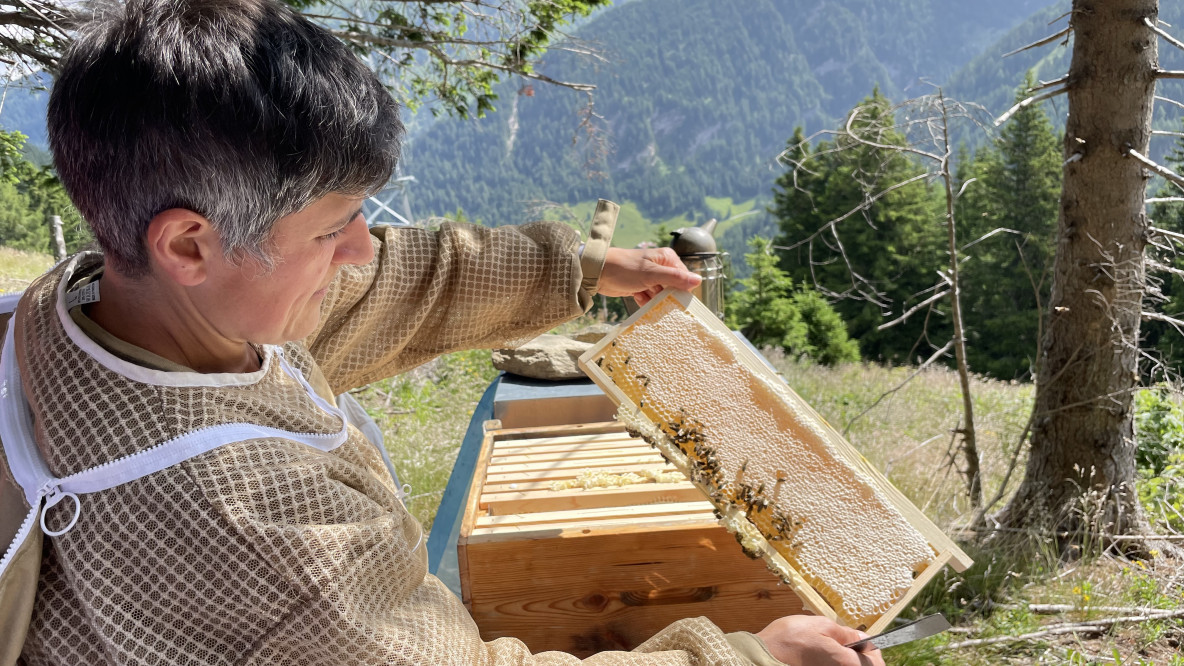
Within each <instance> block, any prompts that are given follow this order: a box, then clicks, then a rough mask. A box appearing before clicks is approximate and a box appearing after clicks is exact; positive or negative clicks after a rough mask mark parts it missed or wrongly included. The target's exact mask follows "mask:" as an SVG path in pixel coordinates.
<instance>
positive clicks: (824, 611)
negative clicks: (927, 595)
mask: <svg viewBox="0 0 1184 666" xmlns="http://www.w3.org/2000/svg"><path fill="white" fill-rule="evenodd" d="M663 317H676V318H677V319H671V320H670V322H671V323H677V324H679V325H689V326H691V327H694V326H699V327H702V330H700V331H697V332H696V335H700V336H704V337H703V339H704V340H707V341H708V342H706V343H704V344H710V345H711V346H712V349H714V350H715V351H713V352H712V353H713V354H716V356H715V357H713V358H714V360H716V361H719V365H721V366H726V369H727V370H728V372H731V373H732V376H736V377H743V378H745V381H749V382H750V385H751V386H753V387H756V389H755V390H756V391H757V394H758V395H759V397H760V399H759V400H757V401H755V402H756V403H758V407H759V409H762V410H766V411H768V412H769V413H770V414H774V415H775V416H777V417H778V418H781V417H784V416H785V415H790V416H792V418H793V419H796V420H795V421H794V423H795V424H797V425H795V426H794V427H795V428H797V429H798V430H800V432H795V433H794V434H795V435H800V437H798V439H801V440H803V441H806V442H807V444H802V446H809V447H812V448H810V451H809V453H810V455H817V456H820V458H819V459H820V460H823V459H824V460H825V461H826V462H827V464H831V463H833V465H834V467H835V469H836V470H839V471H838V472H837V473H838V474H839V475H840V477H841V478H839V477H834V478H832V479H831V480H832V481H837V482H838V485H840V486H844V487H847V488H848V489H849V490H851V491H852V492H857V493H858V494H859V496H860V497H861V498H862V499H861V500H860V501H863V502H865V507H866V506H870V507H871V508H872V511H873V513H875V512H877V511H878V512H880V514H877V515H878V516H881V515H882V516H883V517H886V518H885V519H884V520H880V521H879V522H878V523H876V525H875V526H874V527H875V529H879V530H881V531H885V533H888V532H891V531H892V530H895V532H896V537H897V539H898V541H899V542H900V543H903V544H905V545H906V546H907V548H902V549H903V550H906V551H908V552H909V553H910V555H909V557H906V558H903V559H905V560H907V562H908V564H907V568H909V569H911V571H905V570H904V569H902V566H904V565H901V564H900V563H897V565H896V566H895V567H893V568H889V569H883V570H882V571H884V572H886V573H887V574H890V575H887V576H884V578H886V579H888V582H887V583H885V584H884V585H883V587H884V589H876V590H873V594H872V596H874V597H875V598H876V599H877V601H875V603H874V604H870V603H864V604H863V605H860V604H859V603H855V602H853V601H852V599H853V598H855V597H859V595H860V594H863V592H864V590H862V589H860V588H859V587H858V586H860V585H864V586H865V587H868V588H874V587H875V586H876V584H877V583H878V582H879V581H878V579H877V580H876V581H872V582H871V583H870V584H868V583H865V582H864V579H863V578H860V576H861V575H862V573H863V572H866V571H869V569H868V568H867V566H868V559H867V558H868V557H873V556H872V555H869V554H868V553H866V552H863V553H861V552H860V547H859V546H858V544H857V545H856V547H854V548H851V547H850V543H849V542H850V539H848V543H847V547H846V548H840V549H839V550H838V551H835V549H833V548H832V549H831V551H832V554H834V553H835V552H837V553H838V557H839V559H837V560H835V562H838V564H836V565H835V566H834V567H833V571H832V572H831V576H830V577H829V578H828V577H827V576H826V575H822V574H820V573H819V570H820V569H825V566H822V567H821V568H820V567H819V566H817V564H816V565H815V566H814V567H813V568H811V566H810V565H809V564H808V562H809V557H808V555H809V554H810V553H809V550H810V549H811V548H815V549H817V548H818V546H817V544H818V543H820V542H819V541H818V540H817V539H813V540H812V541H811V540H810V539H807V538H806V536H803V537H802V539H801V540H799V539H797V537H796V535H797V533H798V530H811V529H813V530H814V532H813V534H817V533H818V530H819V529H822V527H821V526H820V524H821V523H820V524H819V525H815V524H813V523H811V522H810V520H812V519H808V516H810V514H809V513H808V512H807V513H804V514H802V515H803V517H802V519H801V520H795V519H794V517H795V515H797V511H796V508H795V506H794V501H795V499H794V497H788V496H786V497H782V496H781V494H780V493H779V492H778V490H779V489H780V486H781V484H782V483H783V482H786V481H787V478H790V477H791V474H790V473H789V472H786V471H782V470H781V469H777V470H776V471H775V472H773V473H770V471H769V467H768V465H764V467H762V464H763V463H764V462H765V461H763V460H758V461H757V462H754V463H752V464H751V465H750V459H749V458H744V459H743V460H737V459H735V458H736V455H735V452H733V451H730V450H722V451H717V450H716V449H715V448H713V446H712V445H713V444H718V442H717V441H712V437H713V431H712V429H711V428H706V430H705V429H704V427H703V426H702V425H701V424H700V422H699V421H698V420H697V419H696V417H695V416H694V414H690V413H687V412H686V411H685V410H684V409H682V408H681V407H680V408H678V413H677V414H676V413H675V412H674V408H673V401H674V400H675V399H674V398H672V397H671V394H670V391H669V389H668V388H667V390H666V392H665V395H664V397H663V395H660V394H661V393H662V391H661V389H662V387H661V386H659V385H655V384H653V382H654V381H655V379H651V378H650V377H649V376H647V375H646V374H644V373H643V372H639V370H649V374H654V373H653V371H652V370H650V369H649V367H648V366H647V367H641V366H642V365H643V363H642V361H643V360H644V357H643V356H641V355H640V352H641V350H642V346H641V345H639V344H638V341H637V340H635V339H634V338H633V337H631V336H635V335H641V334H642V333H639V331H642V330H643V329H644V326H645V325H647V324H654V323H656V322H658V320H659V319H661V318H663ZM667 325H669V324H667ZM712 340H714V341H715V342H711V341H712ZM631 347H632V348H631ZM645 348H646V349H648V350H649V351H648V352H647V353H649V354H650V355H651V356H652V354H653V351H654V349H653V343H652V341H650V342H648V343H647V346H646V347H645ZM633 354H639V356H634V355H633ZM631 361H632V364H631V363H630V362H631ZM579 364H580V367H581V368H582V369H583V370H584V372H585V373H586V374H587V375H588V376H589V377H590V378H592V380H593V381H594V382H596V383H597V384H598V385H599V386H600V387H601V388H602V389H603V390H604V391H605V393H606V394H607V395H608V396H609V397H610V399H612V400H613V402H615V403H616V404H617V406H618V419H619V420H621V421H622V422H624V423H625V424H626V425H627V426H628V427H629V428H630V430H632V431H635V432H636V433H637V434H639V435H640V436H641V437H643V438H644V439H646V441H648V442H649V443H650V444H651V445H653V446H654V447H655V448H657V449H658V450H659V451H660V452H661V453H662V455H663V456H664V457H665V458H666V459H667V460H669V461H670V462H671V463H672V464H674V465H675V466H676V467H677V468H678V469H679V470H681V471H682V472H683V473H685V474H686V475H687V476H688V477H689V478H690V479H691V481H692V482H693V483H694V484H695V486H696V487H697V488H698V489H699V490H700V491H701V492H702V493H703V494H704V496H705V497H706V498H707V499H708V501H710V502H711V503H712V504H713V505H714V506H715V508H716V510H717V515H718V516H719V519H720V522H721V524H723V525H724V526H725V527H726V528H727V529H728V530H729V531H731V532H732V533H733V534H734V535H735V536H736V540H737V541H738V542H739V543H740V547H741V548H742V549H743V550H744V552H745V553H747V554H748V555H749V556H750V557H754V558H755V557H759V558H762V559H763V560H764V561H765V563H766V565H768V567H769V568H770V569H771V570H772V571H773V572H774V573H775V574H777V575H778V576H779V577H780V578H781V579H782V580H783V581H784V582H785V583H786V584H787V585H789V586H790V587H791V588H792V589H793V590H794V591H795V592H796V593H797V594H798V596H799V597H800V598H801V599H802V602H803V604H804V605H805V607H806V608H807V609H808V610H810V611H811V612H813V613H815V614H818V615H823V616H826V617H829V618H832V619H835V620H836V621H838V622H840V623H842V624H845V625H847V626H853V627H857V628H862V629H865V630H867V631H870V632H873V633H875V632H878V631H880V630H882V629H884V628H885V627H887V626H888V624H889V623H890V622H891V621H892V620H893V619H894V618H895V617H896V616H897V615H898V614H899V613H900V612H901V611H902V610H903V609H904V608H905V607H906V606H907V604H908V602H909V601H910V600H911V599H912V598H913V596H915V595H916V593H917V592H918V591H920V589H921V588H922V587H924V585H925V584H926V583H927V582H928V581H929V580H931V579H932V578H933V576H935V575H936V574H937V573H938V572H939V571H940V570H941V568H942V567H943V566H944V565H945V564H947V563H948V564H950V565H951V566H952V567H953V568H954V569H955V570H957V571H964V570H965V569H966V568H967V567H969V566H970V565H971V564H972V561H971V560H970V558H969V557H967V555H966V554H965V553H964V552H963V551H962V550H961V549H960V548H958V546H957V545H955V544H954V543H953V541H952V540H951V539H949V537H947V536H946V535H945V534H944V533H943V532H942V531H941V530H940V529H939V528H938V527H937V526H936V525H934V524H933V523H932V522H931V521H930V520H929V519H928V518H927V517H926V516H925V515H924V514H923V513H922V512H921V511H920V510H919V509H917V508H916V507H915V506H914V505H913V504H912V503H911V502H910V501H909V500H908V499H907V498H905V497H904V495H903V494H901V493H900V492H899V491H898V490H897V489H896V488H895V487H893V486H892V484H891V483H890V482H889V481H888V480H887V479H886V478H885V477H884V476H883V475H882V474H880V472H879V471H878V470H876V469H875V468H873V467H872V466H871V465H870V464H869V463H868V462H867V460H866V459H864V458H863V456H862V455H860V454H859V453H858V451H856V450H855V449H854V448H853V447H852V446H851V445H850V444H849V443H848V442H847V441H846V440H845V439H844V438H843V437H842V436H841V435H840V434H839V433H838V432H837V431H835V430H834V428H832V427H831V426H830V425H829V424H828V423H827V422H826V421H825V420H824V419H823V418H822V417H821V416H819V415H818V413H817V412H815V411H814V410H813V409H812V408H811V407H810V406H809V405H808V404H807V403H806V402H805V401H804V400H802V399H801V397H799V396H798V395H797V394H796V393H795V392H794V391H793V390H792V389H791V388H790V387H789V386H787V385H786V384H785V382H784V381H783V380H782V379H781V377H780V376H778V375H777V374H775V373H774V372H773V371H772V370H771V369H770V368H769V366H768V365H767V363H766V362H765V361H764V360H763V359H762V358H760V357H759V356H758V355H756V354H755V353H754V352H753V351H752V350H751V349H749V348H748V347H747V346H745V345H744V344H742V343H740V341H739V340H737V339H736V338H735V337H734V334H733V333H732V332H731V331H730V330H729V329H728V328H727V327H726V326H724V324H723V323H722V322H721V321H720V320H719V319H718V317H716V316H715V315H714V314H713V313H711V312H710V310H708V309H707V308H706V307H705V306H704V305H703V304H702V303H700V302H699V301H698V300H697V299H695V298H694V297H693V296H692V295H691V294H689V293H687V292H682V291H674V290H667V291H665V292H663V293H662V294H660V295H659V296H658V297H656V298H655V299H653V300H652V301H651V302H650V303H647V304H646V305H645V306H644V307H643V308H641V309H639V310H638V311H637V312H636V313H634V314H633V316H631V317H630V318H629V319H627V320H626V321H625V322H624V323H623V324H622V325H621V326H620V327H619V328H618V329H617V330H616V331H615V332H613V333H612V334H610V335H609V336H606V337H605V338H604V339H602V340H601V341H600V342H598V343H597V344H596V345H594V346H593V347H592V348H591V349H589V350H588V351H587V352H586V353H585V354H584V355H583V356H581V357H580V359H579ZM650 365H653V364H652V363H650ZM683 367H684V369H687V370H688V371H689V370H691V369H692V363H687V364H685V365H684V366H683ZM737 373H739V374H737ZM675 374H677V373H675ZM667 379H669V378H668V377H667ZM657 381H658V382H659V383H661V382H662V381H663V379H662V378H658V379H657ZM667 384H668V385H669V386H674V385H675V384H674V383H672V382H669V381H668V382H667ZM684 386H685V385H684ZM647 397H649V403H648V404H647ZM680 399H681V398H680ZM689 402H694V401H693V400H689ZM666 403H670V404H666ZM692 411H693V407H692ZM704 418H707V417H706V416H705V417H704ZM720 418H723V416H717V417H715V422H716V423H719V422H720ZM709 420H710V419H709ZM735 421H736V420H735V419H731V420H730V421H728V422H729V423H734V422H735ZM779 422H780V423H784V422H787V421H779ZM725 429H726V428H716V430H717V431H720V432H722V431H723V430H725ZM716 439H717V440H718V439H720V437H716ZM732 439H735V437H733V438H732ZM734 448H743V446H740V447H734ZM725 449H727V447H725ZM785 455H788V454H785ZM749 470H751V472H750V471H749ZM746 474H748V475H751V476H752V477H753V478H751V479H746V477H745V475H746ZM786 487H790V486H789V484H788V483H787V486H786ZM869 498H870V499H869ZM873 500H874V501H873ZM868 502H870V504H866V503H868ZM839 505H840V506H842V503H841V502H840V503H839ZM877 507H878V508H877ZM857 508H859V507H857V506H854V505H853V506H852V510H853V511H854V510H855V509H857ZM847 519H850V520H852V521H855V522H853V523H851V524H855V525H859V526H860V528H861V529H862V526H863V525H864V524H866V523H870V522H874V521H872V520H870V519H869V516H866V515H856V516H849V517H847ZM865 519H866V520H865ZM838 520H841V519H838ZM861 520H863V521H864V522H859V521H861ZM803 521H805V522H806V523H807V526H806V527H802V522H803ZM898 523H899V524H898ZM906 525H907V527H905V526H906ZM875 529H872V531H871V532H869V533H868V535H869V536H873V537H874V536H875V535H876V534H877V532H876V531H875ZM910 530H911V531H910ZM802 534H803V535H805V534H806V532H802ZM828 534H830V535H832V536H833V535H835V534H838V532H836V531H835V530H834V529H833V526H832V528H831V531H830V532H829V533H828ZM861 534H863V533H861ZM801 541H806V544H805V545H803V543H801ZM920 544H924V547H922V546H921V545H920ZM799 548H802V549H803V550H801V551H799V550H798V549H799ZM864 550H868V549H864ZM848 552H850V555H851V557H852V558H854V559H853V561H851V562H848V563H844V562H842V561H841V558H842V557H844V556H846V554H847V553H848ZM881 552H882V549H881ZM859 557H863V558H864V559H863V560H862V561H854V560H858V558H859ZM910 558H911V559H910ZM815 561H816V562H817V557H816V558H815ZM803 563H806V564H803ZM844 566H847V567H850V569H845V568H844ZM872 570H874V569H872ZM836 571H837V572H841V571H848V572H851V573H850V575H848V576H847V580H842V581H839V580H837V578H842V577H843V575H842V574H841V573H838V574H836V573H834V572H836ZM852 577H855V578H859V580H850V578H852ZM844 591H845V594H844Z"/></svg>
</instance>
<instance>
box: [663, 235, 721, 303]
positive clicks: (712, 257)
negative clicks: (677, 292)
mask: <svg viewBox="0 0 1184 666" xmlns="http://www.w3.org/2000/svg"><path fill="white" fill-rule="evenodd" d="M716 224H717V222H716V220H715V218H712V219H710V220H708V221H707V222H706V223H704V224H703V226H701V227H683V228H681V229H676V230H675V231H672V232H670V236H671V239H670V247H671V248H673V249H674V252H675V253H676V254H677V255H678V257H679V259H682V263H683V264H684V265H685V266H686V267H687V269H688V270H690V271H691V272H692V273H697V274H698V275H699V277H701V278H703V282H701V283H700V284H699V286H698V287H695V289H694V290H692V292H691V293H693V294H694V295H695V297H696V298H698V299H699V300H700V301H702V302H703V304H704V305H706V306H707V307H708V309H710V310H711V311H712V312H714V313H715V315H716V316H717V317H719V318H720V319H723V318H724V293H725V292H726V291H727V275H725V274H724V257H726V256H727V254H728V253H727V252H720V251H719V250H718V248H717V247H716V244H715V237H714V236H713V235H712V234H714V233H715V225H716Z"/></svg>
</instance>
